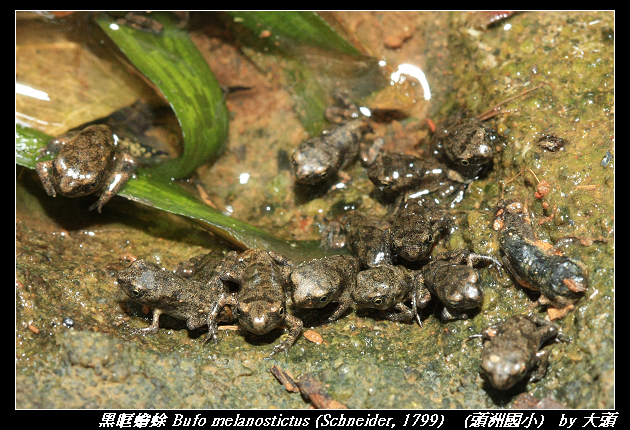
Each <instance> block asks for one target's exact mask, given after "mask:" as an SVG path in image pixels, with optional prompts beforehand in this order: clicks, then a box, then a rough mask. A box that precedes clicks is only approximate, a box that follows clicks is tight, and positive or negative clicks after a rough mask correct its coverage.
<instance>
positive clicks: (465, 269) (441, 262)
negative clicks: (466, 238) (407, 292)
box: [418, 250, 501, 321]
mask: <svg viewBox="0 0 630 430" xmlns="http://www.w3.org/2000/svg"><path fill="white" fill-rule="evenodd" d="M480 263H483V264H493V265H494V266H495V267H496V268H497V270H498V271H499V273H500V271H501V269H500V268H501V263H499V261H498V260H497V259H495V258H494V257H492V256H489V255H483V254H475V253H472V252H470V251H468V250H456V251H448V252H444V253H441V254H438V255H436V256H435V260H432V261H431V262H429V264H427V265H425V266H423V267H422V269H420V277H419V279H418V282H419V283H420V284H421V285H422V286H424V287H426V288H428V289H429V291H430V292H431V293H432V294H434V295H435V296H437V297H438V298H439V299H440V301H441V302H442V303H443V304H444V309H443V310H442V315H441V317H442V321H450V320H454V319H466V318H468V317H469V315H468V313H469V311H471V310H473V309H476V308H478V307H480V306H481V305H482V304H483V297H484V292H483V289H482V288H481V285H480V283H479V282H480V277H479V273H478V272H477V271H476V270H475V269H474V266H475V265H478V264H480Z"/></svg>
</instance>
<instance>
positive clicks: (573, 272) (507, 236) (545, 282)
mask: <svg viewBox="0 0 630 430" xmlns="http://www.w3.org/2000/svg"><path fill="white" fill-rule="evenodd" d="M494 228H495V230H498V231H499V234H500V240H499V243H500V251H501V254H502V261H503V266H505V267H506V268H507V270H508V272H510V274H511V275H512V276H513V277H514V279H515V280H516V282H518V283H519V284H520V285H521V286H523V287H525V288H528V289H530V290H534V291H539V292H540V297H539V299H538V304H540V305H546V306H549V307H552V308H555V309H556V312H554V315H557V316H556V317H561V316H564V315H566V313H568V312H569V311H570V310H571V309H573V308H574V305H575V303H576V302H577V301H578V300H579V299H580V297H581V296H582V295H583V294H584V292H585V291H586V289H587V288H588V273H587V270H586V266H584V264H583V263H582V262H581V261H578V260H575V259H572V258H569V257H566V256H564V255H562V253H560V252H559V251H557V250H556V248H557V246H558V245H559V244H560V243H562V242H563V241H562V242H560V241H559V243H557V244H556V245H555V246H552V245H551V244H549V243H546V242H543V241H540V240H538V238H537V237H536V233H535V232H534V229H533V227H532V224H531V220H530V218H529V215H528V213H527V209H526V207H525V205H524V204H523V203H522V202H520V201H518V200H503V201H501V202H500V203H499V205H498V210H497V217H496V219H495V222H494Z"/></svg>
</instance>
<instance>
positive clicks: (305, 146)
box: [293, 119, 369, 185]
mask: <svg viewBox="0 0 630 430" xmlns="http://www.w3.org/2000/svg"><path fill="white" fill-rule="evenodd" d="M368 130H369V123H368V122H367V121H366V120H363V119H355V120H351V121H348V122H346V123H344V124H341V125H338V126H335V127H333V128H332V129H331V130H327V131H324V132H323V133H322V134H320V135H319V136H316V137H313V138H310V139H307V140H305V141H303V142H302V143H301V144H300V146H299V147H298V148H297V149H296V150H295V152H294V153H293V169H294V172H295V178H296V179H297V181H298V182H301V183H304V184H309V185H313V184H318V183H321V182H323V181H325V180H327V179H329V178H334V177H335V175H337V174H338V173H339V172H340V170H342V169H343V168H344V167H346V166H347V165H348V164H350V163H351V162H352V161H353V160H354V159H355V158H357V154H358V153H359V149H360V146H361V139H362V137H363V135H364V133H366V132H367V131H368Z"/></svg>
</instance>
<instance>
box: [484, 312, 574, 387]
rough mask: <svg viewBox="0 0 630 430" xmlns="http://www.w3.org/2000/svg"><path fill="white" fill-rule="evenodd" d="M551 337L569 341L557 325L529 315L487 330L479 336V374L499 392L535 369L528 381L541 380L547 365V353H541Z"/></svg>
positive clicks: (511, 319) (517, 317)
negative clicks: (481, 349) (481, 340)
mask: <svg viewBox="0 0 630 430" xmlns="http://www.w3.org/2000/svg"><path fill="white" fill-rule="evenodd" d="M554 336H557V339H558V340H563V341H567V340H568V339H567V338H566V337H564V335H562V334H561V333H559V332H558V327H557V326H556V325H554V324H552V323H550V322H549V321H547V320H544V319H542V318H539V317H536V316H532V315H514V316H512V317H510V318H508V319H506V320H505V321H503V322H502V323H499V324H496V325H492V326H490V327H488V328H487V329H485V330H484V331H483V332H482V334H481V337H482V338H483V339H484V341H483V353H482V355H481V374H482V375H483V376H484V378H485V379H486V380H488V382H490V384H492V386H494V387H495V388H497V389H499V390H508V389H510V388H512V387H513V386H514V385H515V384H516V383H517V382H519V381H520V380H522V379H523V378H525V377H526V376H527V375H528V372H529V371H530V370H531V369H533V368H534V367H536V366H537V369H536V370H535V371H534V372H531V373H530V374H529V380H530V381H537V380H540V379H541V378H542V377H543V376H544V375H545V373H546V371H547V365H548V363H549V351H540V349H541V348H542V346H543V344H544V343H545V342H546V341H547V340H549V339H551V338H552V337H554Z"/></svg>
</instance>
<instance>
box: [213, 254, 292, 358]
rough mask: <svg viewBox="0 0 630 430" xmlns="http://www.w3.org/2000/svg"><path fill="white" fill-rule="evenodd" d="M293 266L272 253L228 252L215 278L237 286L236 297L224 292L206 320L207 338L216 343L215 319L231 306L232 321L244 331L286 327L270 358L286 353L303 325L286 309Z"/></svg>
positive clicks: (257, 332) (252, 331)
mask: <svg viewBox="0 0 630 430" xmlns="http://www.w3.org/2000/svg"><path fill="white" fill-rule="evenodd" d="M292 266H293V262H292V261H291V260H289V259H287V258H286V257H284V256H282V255H280V254H277V253H275V252H272V251H266V250H262V249H249V250H247V251H244V252H243V253H241V254H238V253H237V252H234V251H233V252H230V253H229V254H228V255H227V256H226V257H225V259H224V260H223V262H222V263H221V269H220V270H218V273H217V275H216V278H218V279H220V280H221V281H231V282H235V283H237V284H238V285H239V290H238V291H237V292H236V293H233V294H230V293H228V292H224V293H223V294H222V295H221V297H220V298H219V300H217V301H216V302H215V305H214V308H213V310H212V312H211V315H210V317H209V326H210V329H209V335H210V336H213V337H215V339H216V323H215V317H216V316H217V315H218V314H219V311H220V310H221V309H223V307H224V306H226V305H230V306H233V312H234V318H235V319H238V322H239V324H240V325H241V326H242V327H243V328H245V329H246V330H247V331H249V332H251V333H254V334H257V335H262V334H265V333H268V332H270V331H271V330H273V329H275V328H276V327H278V326H279V325H280V324H283V323H284V324H286V325H288V326H289V335H288V336H287V338H286V339H285V340H284V342H282V343H281V344H280V345H277V346H276V347H275V348H274V350H273V352H272V354H271V355H274V354H276V353H277V352H279V351H283V350H284V351H288V350H289V348H291V346H292V345H293V343H294V342H295V341H296V339H297V337H298V336H299V335H300V333H301V331H302V321H301V320H300V319H299V318H296V317H294V316H293V315H289V314H288V313H287V309H286V296H285V294H286V293H285V283H286V280H287V278H288V276H289V272H290V270H291V267H292Z"/></svg>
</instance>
